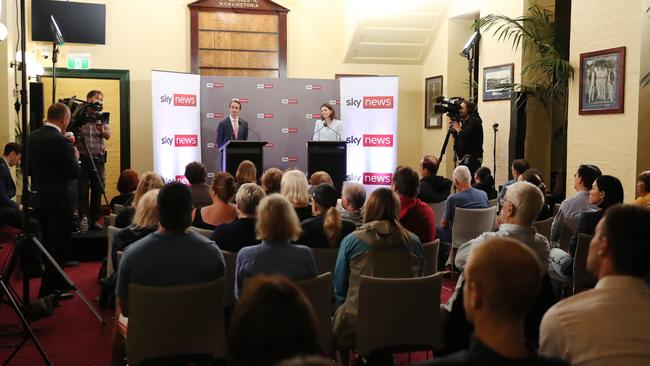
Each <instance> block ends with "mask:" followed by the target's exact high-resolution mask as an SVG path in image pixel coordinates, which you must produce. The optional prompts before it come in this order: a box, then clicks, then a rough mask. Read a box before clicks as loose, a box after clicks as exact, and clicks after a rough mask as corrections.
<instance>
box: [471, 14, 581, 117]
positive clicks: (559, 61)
mask: <svg viewBox="0 0 650 366" xmlns="http://www.w3.org/2000/svg"><path fill="white" fill-rule="evenodd" d="M474 27H475V28H476V29H479V30H481V31H483V32H485V33H489V32H492V35H493V36H494V37H496V38H497V40H498V41H500V42H510V43H512V49H513V50H518V49H521V50H522V53H523V54H529V55H531V56H532V57H529V59H531V62H530V63H529V64H527V65H526V66H524V67H523V69H522V71H521V73H522V74H523V75H527V76H529V80H528V81H527V82H526V83H523V84H521V85H513V86H512V87H513V90H518V91H521V92H524V93H526V94H527V95H529V96H532V97H535V98H537V99H538V100H539V101H540V102H541V103H542V104H543V105H544V106H549V105H550V103H551V102H553V101H560V102H564V100H565V98H566V94H567V89H568V86H569V83H570V82H571V80H573V77H574V74H575V70H574V68H573V66H571V64H570V63H569V61H568V55H567V54H566V52H565V51H563V50H564V49H565V47H564V46H565V42H566V39H568V37H566V36H565V35H562V34H561V33H560V32H559V30H558V28H557V26H556V24H555V21H554V20H553V15H552V13H551V12H550V11H548V10H547V9H545V8H542V7H541V6H539V5H538V4H536V3H534V4H533V5H532V6H531V7H530V8H529V9H528V13H527V14H526V15H524V16H520V17H516V18H510V17H507V16H505V15H495V14H490V15H487V16H484V17H482V18H480V19H479V20H477V21H476V22H475V23H474Z"/></svg>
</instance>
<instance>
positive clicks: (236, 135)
mask: <svg viewBox="0 0 650 366" xmlns="http://www.w3.org/2000/svg"><path fill="white" fill-rule="evenodd" d="M240 111H241V103H240V102H239V100H237V99H233V100H231V101H230V103H229V104H228V112H229V113H230V115H229V116H228V117H227V118H226V119H224V120H222V121H221V122H219V125H218V126H217V148H221V147H222V146H223V145H225V144H226V142H228V141H230V140H242V141H246V140H248V122H246V121H244V120H243V119H241V118H239V112H240Z"/></svg>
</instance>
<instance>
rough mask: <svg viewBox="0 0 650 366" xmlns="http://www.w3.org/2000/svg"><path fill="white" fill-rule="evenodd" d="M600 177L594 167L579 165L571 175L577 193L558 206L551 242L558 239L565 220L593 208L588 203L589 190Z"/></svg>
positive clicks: (599, 173) (576, 216)
mask: <svg viewBox="0 0 650 366" xmlns="http://www.w3.org/2000/svg"><path fill="white" fill-rule="evenodd" d="M601 175H602V173H601V172H600V169H598V167H597V166H595V165H580V166H579V167H578V171H577V172H576V174H574V175H573V188H575V190H576V191H577V192H578V193H576V195H575V196H573V197H572V198H567V199H565V200H564V201H563V202H562V204H561V205H560V209H559V210H558V212H557V214H556V215H555V217H554V218H553V224H552V225H551V241H558V240H559V239H560V231H561V230H562V224H564V220H565V219H567V218H578V217H580V214H581V213H582V212H583V211H586V210H589V209H592V208H593V206H592V205H591V204H590V203H589V190H591V185H592V184H593V183H594V181H595V180H596V178H598V177H600V176H601Z"/></svg>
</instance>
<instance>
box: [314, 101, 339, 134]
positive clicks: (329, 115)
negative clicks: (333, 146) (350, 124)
mask: <svg viewBox="0 0 650 366" xmlns="http://www.w3.org/2000/svg"><path fill="white" fill-rule="evenodd" d="M320 115H321V119H320V120H318V121H316V125H315V126H314V136H313V139H314V141H343V140H344V139H343V122H341V121H340V120H338V119H336V112H335V111H334V108H333V107H332V105H331V104H329V103H323V104H321V106H320Z"/></svg>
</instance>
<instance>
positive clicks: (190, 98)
mask: <svg viewBox="0 0 650 366" xmlns="http://www.w3.org/2000/svg"><path fill="white" fill-rule="evenodd" d="M174 106H176V107H196V95H195V94H174Z"/></svg>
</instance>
